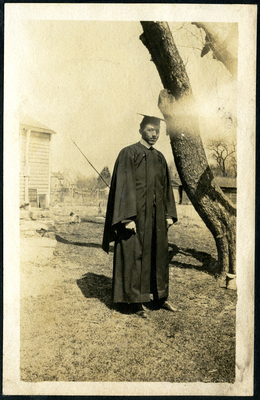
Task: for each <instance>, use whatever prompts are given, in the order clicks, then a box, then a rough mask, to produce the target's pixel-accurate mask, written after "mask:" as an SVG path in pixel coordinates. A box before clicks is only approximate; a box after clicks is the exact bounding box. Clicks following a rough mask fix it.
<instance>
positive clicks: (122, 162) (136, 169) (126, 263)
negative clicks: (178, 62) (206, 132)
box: [102, 116, 177, 318]
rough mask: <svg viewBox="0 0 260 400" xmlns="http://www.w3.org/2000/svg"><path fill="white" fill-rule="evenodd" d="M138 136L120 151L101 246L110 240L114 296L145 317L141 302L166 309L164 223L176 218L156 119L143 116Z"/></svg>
mask: <svg viewBox="0 0 260 400" xmlns="http://www.w3.org/2000/svg"><path fill="white" fill-rule="evenodd" d="M139 132H140V134H141V140H140V142H138V143H136V144H133V145H130V146H128V147H126V148H124V149H123V150H121V152H120V153H119V155H118V158H117V160H116V163H115V167H114V171H113V175H112V181H111V187H110V192H109V197H108V204H107V213H106V221H105V228H104V236H103V243H102V248H103V250H105V251H106V252H108V251H109V243H110V242H112V241H114V242H115V246H114V268H113V284H112V300H113V302H114V303H128V304H131V305H132V309H133V310H134V312H136V313H137V314H138V315H139V316H141V317H143V318H146V317H147V315H146V313H145V311H144V309H143V306H142V303H147V302H149V301H150V294H153V301H154V305H155V306H156V307H157V308H161V307H162V308H165V309H167V310H170V311H175V309H174V308H173V307H172V306H171V305H170V304H169V303H168V302H167V301H166V300H167V297H168V287H169V259H168V257H169V256H168V239H167V230H168V228H169V227H170V226H171V225H172V224H173V223H175V222H176V221H177V213H176V206H175V200H174V195H173V190H172V187H171V182H170V176H169V171H168V167H167V163H166V160H165V158H164V156H163V154H162V153H161V152H159V151H158V150H156V149H154V147H153V145H154V144H155V143H156V142H157V140H158V137H159V132H160V119H159V118H155V117H150V116H144V118H143V120H142V122H141V124H140V131H139Z"/></svg>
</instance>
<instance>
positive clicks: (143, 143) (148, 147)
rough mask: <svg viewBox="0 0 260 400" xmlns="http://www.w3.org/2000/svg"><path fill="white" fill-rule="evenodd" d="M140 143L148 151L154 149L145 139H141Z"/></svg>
mask: <svg viewBox="0 0 260 400" xmlns="http://www.w3.org/2000/svg"><path fill="white" fill-rule="evenodd" d="M140 143H141V144H142V145H143V146H145V147H146V148H147V149H150V147H152V146H151V145H150V144H149V143H147V142H146V141H145V140H144V139H143V138H141V140H140Z"/></svg>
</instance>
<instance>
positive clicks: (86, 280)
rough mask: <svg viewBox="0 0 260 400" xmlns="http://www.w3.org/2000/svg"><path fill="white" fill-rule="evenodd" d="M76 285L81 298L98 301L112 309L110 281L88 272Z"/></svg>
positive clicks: (105, 277) (102, 276)
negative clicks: (81, 295)
mask: <svg viewBox="0 0 260 400" xmlns="http://www.w3.org/2000/svg"><path fill="white" fill-rule="evenodd" d="M77 285H78V287H79V288H80V290H81V292H82V294H83V296H85V297H86V298H87V299H92V298H94V299H98V300H100V301H101V302H102V303H104V304H105V305H106V307H108V308H109V309H112V308H113V306H112V300H111V293H112V279H111V278H109V277H107V276H105V275H98V274H94V273H93V272H88V273H87V274H86V275H84V276H83V277H82V278H80V279H78V280H77Z"/></svg>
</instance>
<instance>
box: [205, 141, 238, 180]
mask: <svg viewBox="0 0 260 400" xmlns="http://www.w3.org/2000/svg"><path fill="white" fill-rule="evenodd" d="M208 149H209V150H210V151H211V157H212V158H213V160H215V161H216V163H217V166H218V169H219V170H220V171H221V174H222V176H227V170H228V166H229V165H230V161H231V160H232V166H233V168H234V167H235V162H236V157H235V155H236V143H234V142H232V143H230V144H229V143H228V142H227V141H226V140H224V139H214V140H211V142H210V143H209V144H208ZM232 155H233V156H232ZM231 156H232V157H231Z"/></svg>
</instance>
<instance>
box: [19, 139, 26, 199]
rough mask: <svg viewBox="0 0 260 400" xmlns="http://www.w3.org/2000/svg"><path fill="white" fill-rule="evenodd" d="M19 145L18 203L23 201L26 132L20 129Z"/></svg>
mask: <svg viewBox="0 0 260 400" xmlns="http://www.w3.org/2000/svg"><path fill="white" fill-rule="evenodd" d="M19 140H20V142H19V147H20V174H19V175H20V176H19V181H20V182H19V183H20V192H19V200H20V203H24V201H25V178H24V174H25V148H26V132H25V131H21V133H20V138H19Z"/></svg>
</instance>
